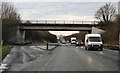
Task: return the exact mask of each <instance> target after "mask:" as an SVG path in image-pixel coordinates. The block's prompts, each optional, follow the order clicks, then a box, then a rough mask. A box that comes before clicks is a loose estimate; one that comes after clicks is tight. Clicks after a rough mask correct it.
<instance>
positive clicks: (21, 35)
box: [16, 26, 25, 44]
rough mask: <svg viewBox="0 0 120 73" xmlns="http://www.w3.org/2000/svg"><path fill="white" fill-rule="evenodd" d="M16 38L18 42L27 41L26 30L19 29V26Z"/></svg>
mask: <svg viewBox="0 0 120 73" xmlns="http://www.w3.org/2000/svg"><path fill="white" fill-rule="evenodd" d="M16 38H17V39H16V43H20V44H23V43H25V31H21V30H19V26H18V27H17V33H16Z"/></svg>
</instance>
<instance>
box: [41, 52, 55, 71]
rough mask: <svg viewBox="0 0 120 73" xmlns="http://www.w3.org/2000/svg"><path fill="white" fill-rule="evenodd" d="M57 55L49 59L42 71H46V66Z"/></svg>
mask: <svg viewBox="0 0 120 73" xmlns="http://www.w3.org/2000/svg"><path fill="white" fill-rule="evenodd" d="M54 57H55V54H54V55H53V56H52V57H51V58H50V59H49V60H48V62H47V63H46V64H45V65H44V66H43V67H42V68H41V70H42V71H45V68H46V67H47V65H48V64H49V63H50V62H51V61H52V60H53V58H54Z"/></svg>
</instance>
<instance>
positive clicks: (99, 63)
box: [22, 45, 118, 71]
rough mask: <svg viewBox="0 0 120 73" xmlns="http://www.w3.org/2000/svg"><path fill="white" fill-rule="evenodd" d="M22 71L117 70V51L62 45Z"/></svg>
mask: <svg viewBox="0 0 120 73" xmlns="http://www.w3.org/2000/svg"><path fill="white" fill-rule="evenodd" d="M22 71H118V52H116V51H111V50H105V49H104V50H103V51H86V50H84V49H83V48H81V47H76V46H69V45H62V46H58V47H57V48H56V49H55V50H53V51H52V52H51V53H49V54H46V55H44V56H42V57H40V58H38V59H36V60H35V61H33V62H32V63H31V64H29V65H28V66H26V67H25V68H23V69H22Z"/></svg>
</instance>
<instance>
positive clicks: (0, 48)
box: [0, 46, 2, 61]
mask: <svg viewBox="0 0 120 73" xmlns="http://www.w3.org/2000/svg"><path fill="white" fill-rule="evenodd" d="M1 60H2V46H0V61H1Z"/></svg>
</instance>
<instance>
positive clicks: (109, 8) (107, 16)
mask: <svg viewBox="0 0 120 73" xmlns="http://www.w3.org/2000/svg"><path fill="white" fill-rule="evenodd" d="M115 17H116V9H115V7H114V6H113V5H112V4H111V3H108V4H105V5H104V6H102V7H100V8H99V9H98V10H97V12H96V13H95V18H96V19H99V20H100V21H103V22H109V21H112V20H113V19H114V18H115Z"/></svg>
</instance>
